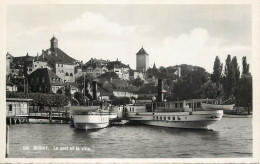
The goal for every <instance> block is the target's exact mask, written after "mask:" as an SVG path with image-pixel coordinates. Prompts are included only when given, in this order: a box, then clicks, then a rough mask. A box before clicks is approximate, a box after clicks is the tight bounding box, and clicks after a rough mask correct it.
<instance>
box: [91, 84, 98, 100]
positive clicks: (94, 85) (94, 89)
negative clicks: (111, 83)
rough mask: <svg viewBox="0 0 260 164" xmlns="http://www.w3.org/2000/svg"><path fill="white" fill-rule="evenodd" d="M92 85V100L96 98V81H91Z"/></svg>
mask: <svg viewBox="0 0 260 164" xmlns="http://www.w3.org/2000/svg"><path fill="white" fill-rule="evenodd" d="M92 87H93V95H92V97H93V100H97V82H96V81H92Z"/></svg>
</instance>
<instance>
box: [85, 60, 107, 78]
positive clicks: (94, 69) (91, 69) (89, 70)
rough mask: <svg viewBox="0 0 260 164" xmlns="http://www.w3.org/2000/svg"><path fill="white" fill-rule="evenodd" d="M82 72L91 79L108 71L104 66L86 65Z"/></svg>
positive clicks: (96, 64)
mask: <svg viewBox="0 0 260 164" xmlns="http://www.w3.org/2000/svg"><path fill="white" fill-rule="evenodd" d="M83 72H85V73H86V74H88V75H91V76H92V77H98V76H100V75H102V74H104V73H106V72H108V69H107V67H106V65H100V64H99V63H88V65H85V66H84V69H83Z"/></svg>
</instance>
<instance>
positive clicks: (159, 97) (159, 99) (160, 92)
mask: <svg viewBox="0 0 260 164" xmlns="http://www.w3.org/2000/svg"><path fill="white" fill-rule="evenodd" d="M162 90H163V82H162V79H158V98H157V101H158V102H162V101H163V93H162Z"/></svg>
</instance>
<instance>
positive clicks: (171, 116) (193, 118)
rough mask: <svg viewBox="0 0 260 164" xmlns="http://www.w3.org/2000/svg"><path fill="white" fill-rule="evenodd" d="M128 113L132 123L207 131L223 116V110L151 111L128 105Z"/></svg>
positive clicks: (143, 107)
mask: <svg viewBox="0 0 260 164" xmlns="http://www.w3.org/2000/svg"><path fill="white" fill-rule="evenodd" d="M184 102H185V101H184ZM165 103H166V102H165ZM167 103H171V102H167ZM181 103H182V102H181ZM126 111H127V114H126V119H128V120H129V121H130V122H135V123H141V124H146V125H154V126H163V127H172V128H189V129H207V128H208V125H211V124H213V123H215V122H217V121H219V120H220V119H221V118H222V115H223V111H222V110H215V111H192V110H191V108H183V109H182V110H181V109H174V108H172V109H171V108H157V109H155V110H154V111H151V110H150V111H149V110H148V109H146V106H145V105H127V106H126Z"/></svg>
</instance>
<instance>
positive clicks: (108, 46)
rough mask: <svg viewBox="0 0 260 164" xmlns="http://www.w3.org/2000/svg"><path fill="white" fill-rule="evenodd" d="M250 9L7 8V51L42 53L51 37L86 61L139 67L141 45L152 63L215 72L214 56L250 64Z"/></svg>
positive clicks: (184, 7) (221, 6) (18, 54)
mask: <svg viewBox="0 0 260 164" xmlns="http://www.w3.org/2000/svg"><path fill="white" fill-rule="evenodd" d="M251 26H252V20H251V6H250V5H241V4H240V5H214V4H204V5H203V4H200V5H199V4H190V5H181V4H178V5H176V4H170V5H123V4H122V5H90V4H88V5H82V4H81V5H71V4H70V5H28V4H27V5H8V8H7V51H8V52H9V53H11V54H12V55H13V56H24V55H26V54H27V53H28V54H29V55H31V56H35V55H37V53H38V54H39V55H40V54H41V52H42V50H46V49H48V48H49V47H50V39H51V38H52V36H53V35H55V37H56V38H57V39H58V44H59V48H60V49H61V50H63V51H64V52H65V53H67V54H68V55H70V56H71V57H73V58H75V59H76V60H83V62H84V63H85V62H87V61H88V60H90V59H91V58H98V59H101V58H102V59H108V60H117V59H118V60H119V61H122V62H123V63H125V64H129V65H130V67H131V68H132V69H135V68H136V60H135V59H136V53H137V52H138V51H139V49H140V48H141V47H142V46H143V47H144V49H145V50H146V52H147V53H148V54H149V65H150V66H152V65H153V64H154V63H155V64H156V66H157V67H160V66H164V67H167V66H174V65H179V64H191V65H196V66H200V67H203V68H205V69H206V70H207V71H208V72H209V73H212V72H213V64H214V60H215V57H216V56H217V55H218V56H219V57H220V59H221V62H223V63H224V62H225V59H226V57H227V55H228V54H230V55H231V56H232V57H233V56H236V57H237V59H238V63H239V65H240V67H242V57H243V56H247V60H248V63H251V60H252V30H251V28H252V27H251Z"/></svg>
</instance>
